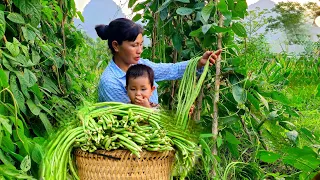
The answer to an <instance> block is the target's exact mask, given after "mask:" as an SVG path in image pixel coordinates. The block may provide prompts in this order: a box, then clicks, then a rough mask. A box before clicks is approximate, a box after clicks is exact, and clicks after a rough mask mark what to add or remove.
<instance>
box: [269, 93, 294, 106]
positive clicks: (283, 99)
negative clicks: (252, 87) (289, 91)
mask: <svg viewBox="0 0 320 180" xmlns="http://www.w3.org/2000/svg"><path fill="white" fill-rule="evenodd" d="M271 98H272V99H274V100H277V101H279V102H282V103H283V104H289V103H290V101H289V100H288V98H287V97H286V96H285V95H284V94H282V93H281V92H278V91H273V92H272V93H271Z"/></svg>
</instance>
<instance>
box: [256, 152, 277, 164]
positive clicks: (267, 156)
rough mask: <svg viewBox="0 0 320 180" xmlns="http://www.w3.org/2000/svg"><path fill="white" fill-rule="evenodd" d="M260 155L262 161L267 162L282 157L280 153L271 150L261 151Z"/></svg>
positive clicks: (272, 161)
mask: <svg viewBox="0 0 320 180" xmlns="http://www.w3.org/2000/svg"><path fill="white" fill-rule="evenodd" d="M258 156H259V159H260V160H261V161H263V162H267V163H274V162H276V160H278V159H279V158H280V155H279V154H277V153H274V152H270V151H260V152H259V154H258Z"/></svg>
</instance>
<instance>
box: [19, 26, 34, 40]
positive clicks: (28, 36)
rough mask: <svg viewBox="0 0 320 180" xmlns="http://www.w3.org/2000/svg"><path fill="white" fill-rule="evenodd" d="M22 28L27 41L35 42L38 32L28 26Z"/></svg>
mask: <svg viewBox="0 0 320 180" xmlns="http://www.w3.org/2000/svg"><path fill="white" fill-rule="evenodd" d="M21 29H22V33H23V37H24V38H25V39H26V40H27V41H31V42H33V41H34V40H35V38H36V36H37V35H36V33H35V32H33V31H32V30H30V29H28V28H27V27H21Z"/></svg>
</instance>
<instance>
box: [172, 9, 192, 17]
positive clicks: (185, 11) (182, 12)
mask: <svg viewBox="0 0 320 180" xmlns="http://www.w3.org/2000/svg"><path fill="white" fill-rule="evenodd" d="M176 13H177V14H179V15H181V16H187V15H190V14H191V13H193V9H191V8H186V7H180V8H178V9H177V10H176Z"/></svg>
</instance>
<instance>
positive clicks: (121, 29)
mask: <svg viewBox="0 0 320 180" xmlns="http://www.w3.org/2000/svg"><path fill="white" fill-rule="evenodd" d="M95 30H96V32H97V34H98V36H99V37H100V38H101V39H102V40H108V45H109V48H110V49H111V52H112V53H115V51H114V49H113V47H112V41H117V42H118V44H119V45H121V44H122V42H123V41H135V40H136V38H137V36H138V35H139V34H140V33H141V34H142V33H143V29H142V27H141V26H140V25H139V24H136V23H135V22H133V21H131V20H130V19H126V18H118V19H115V20H113V21H111V22H110V24H109V25H104V24H100V25H96V27H95Z"/></svg>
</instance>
